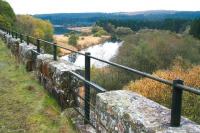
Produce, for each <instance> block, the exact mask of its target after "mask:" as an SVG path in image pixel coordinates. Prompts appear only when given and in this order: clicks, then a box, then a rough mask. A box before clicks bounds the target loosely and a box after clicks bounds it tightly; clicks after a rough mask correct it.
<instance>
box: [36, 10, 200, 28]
mask: <svg viewBox="0 0 200 133" xmlns="http://www.w3.org/2000/svg"><path fill="white" fill-rule="evenodd" d="M35 16H36V17H38V18H41V19H45V20H49V21H50V22H52V23H53V24H54V25H64V26H87V25H91V24H94V23H95V22H96V21H98V20H101V19H120V20H126V19H139V20H141V19H142V20H162V19H166V18H176V19H196V18H200V11H167V10H155V11H144V12H119V13H58V14H39V15H35Z"/></svg>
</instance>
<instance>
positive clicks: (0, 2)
mask: <svg viewBox="0 0 200 133" xmlns="http://www.w3.org/2000/svg"><path fill="white" fill-rule="evenodd" d="M15 21H16V16H15V13H14V11H13V9H12V7H11V6H10V5H9V4H8V3H7V2H6V1H4V0H0V26H4V27H7V28H11V27H12V26H13V25H14V23H15Z"/></svg>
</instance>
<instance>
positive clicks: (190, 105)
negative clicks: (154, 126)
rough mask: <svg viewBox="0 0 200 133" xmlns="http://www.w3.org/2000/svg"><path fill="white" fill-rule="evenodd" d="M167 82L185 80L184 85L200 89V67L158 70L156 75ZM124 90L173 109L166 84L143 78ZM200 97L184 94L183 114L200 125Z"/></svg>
mask: <svg viewBox="0 0 200 133" xmlns="http://www.w3.org/2000/svg"><path fill="white" fill-rule="evenodd" d="M153 75H154V76H158V77H161V78H164V79H167V80H174V79H176V78H177V77H178V78H180V79H182V80H184V84H186V85H189V86H192V87H197V88H198V87H200V76H199V75H200V66H193V67H191V68H188V69H184V68H183V67H182V66H180V65H177V64H176V65H175V66H173V67H172V68H171V69H170V70H158V71H156V72H155V73H154V74H153ZM124 89H128V90H131V91H134V92H138V93H140V94H142V95H143V96H145V97H147V98H149V99H152V100H154V101H156V102H158V103H160V104H162V105H164V106H167V107H169V108H170V107H171V95H172V94H171V87H170V86H167V85H165V84H162V83H159V82H157V81H153V80H151V79H148V78H143V79H140V80H137V81H135V82H134V81H131V82H130V83H129V84H128V85H127V86H126V87H124ZM199 107H200V96H198V95H195V94H192V93H189V92H184V93H183V106H182V109H183V111H182V114H183V115H184V116H186V117H188V118H190V119H192V120H194V121H196V122H198V123H200V118H199V114H200V109H199Z"/></svg>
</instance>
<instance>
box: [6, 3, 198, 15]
mask: <svg viewBox="0 0 200 133" xmlns="http://www.w3.org/2000/svg"><path fill="white" fill-rule="evenodd" d="M6 1H8V2H9V3H10V4H11V6H12V7H13V9H14V11H15V13H17V14H43V13H74V12H134V11H145V10H179V11H200V0H6Z"/></svg>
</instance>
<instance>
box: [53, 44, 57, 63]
mask: <svg viewBox="0 0 200 133" xmlns="http://www.w3.org/2000/svg"><path fill="white" fill-rule="evenodd" d="M53 60H55V61H56V60H57V45H56V43H54V45H53Z"/></svg>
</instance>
